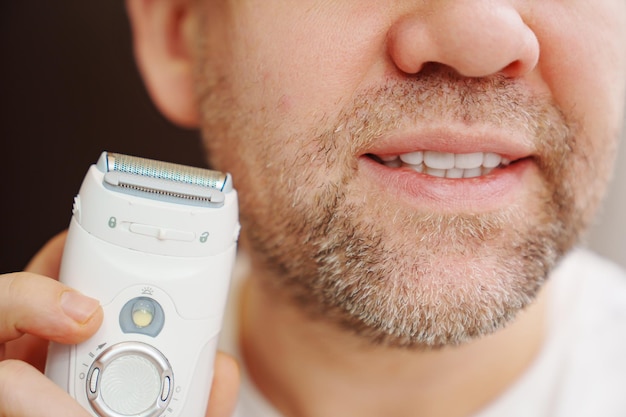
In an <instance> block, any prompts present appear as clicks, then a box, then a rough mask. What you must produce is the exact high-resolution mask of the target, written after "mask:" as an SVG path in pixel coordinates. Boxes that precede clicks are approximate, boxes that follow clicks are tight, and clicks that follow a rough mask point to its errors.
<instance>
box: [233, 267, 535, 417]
mask: <svg viewBox="0 0 626 417" xmlns="http://www.w3.org/2000/svg"><path fill="white" fill-rule="evenodd" d="M258 282H259V281H258V280H256V279H249V280H248V281H247V284H246V287H245V290H244V292H243V294H242V297H243V300H242V306H244V307H243V311H242V316H241V317H242V326H241V350H242V354H243V359H244V361H245V364H246V367H247V369H248V372H249V375H250V377H251V379H252V381H253V382H254V383H255V385H256V386H257V387H258V389H259V390H260V391H261V393H263V395H264V396H265V397H266V398H267V399H268V400H269V401H270V402H271V403H272V404H273V405H274V406H275V407H276V408H277V409H278V410H279V411H281V412H282V413H283V415H285V416H286V417H336V416H337V417H338V416H346V415H358V416H360V417H368V416H381V415H384V416H389V417H409V416H410V417H420V416H429V417H461V416H467V415H471V414H472V413H474V412H476V411H478V410H480V409H481V408H482V407H484V406H485V405H487V404H488V403H489V402H490V401H492V400H493V399H495V398H496V397H497V396H498V395H500V394H501V393H502V392H503V391H504V390H505V389H506V388H507V387H508V386H510V385H511V384H512V382H514V381H515V380H516V379H517V378H518V377H519V376H520V374H521V373H522V372H523V371H524V370H525V369H526V368H527V367H528V366H529V364H530V363H531V361H532V360H533V358H534V357H535V356H536V354H537V352H538V351H539V349H540V347H541V344H542V341H543V336H544V324H545V320H546V319H545V310H546V308H545V307H546V306H545V304H546V300H545V298H546V294H545V293H546V290H545V289H544V291H543V293H542V294H541V295H540V297H539V299H538V300H537V302H536V303H534V304H533V305H532V306H530V307H529V308H528V309H526V310H525V311H523V312H521V313H520V314H519V315H518V317H517V319H516V320H515V321H514V322H513V323H511V324H510V325H509V326H508V327H507V328H506V329H504V330H501V331H499V332H497V333H495V334H493V335H490V336H487V337H484V338H481V339H479V340H476V341H474V342H471V343H468V344H465V345H462V346H457V347H447V348H443V349H438V350H405V349H393V348H386V347H380V346H371V345H366V344H364V342H363V341H362V340H360V339H358V338H357V337H355V336H353V335H351V334H348V333H346V332H344V331H342V330H341V329H339V328H337V327H335V326H334V325H332V324H328V323H324V322H320V321H313V320H311V319H309V318H308V317H306V316H304V315H302V314H301V313H300V311H299V310H298V309H297V307H295V306H293V305H292V304H290V303H289V302H287V301H284V300H280V299H276V297H275V296H273V295H270V294H267V293H266V292H265V291H264V287H263V286H262V285H259V284H258Z"/></svg>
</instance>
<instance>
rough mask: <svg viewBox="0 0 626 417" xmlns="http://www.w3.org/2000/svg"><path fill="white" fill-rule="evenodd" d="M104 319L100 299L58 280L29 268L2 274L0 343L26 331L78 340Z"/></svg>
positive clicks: (85, 336) (58, 338) (63, 340)
mask: <svg viewBox="0 0 626 417" xmlns="http://www.w3.org/2000/svg"><path fill="white" fill-rule="evenodd" d="M101 322H102V308H101V307H100V303H99V302H98V301H97V300H94V299H93V298H89V297H86V296H84V295H82V294H80V293H79V292H77V291H75V290H72V289H71V288H69V287H67V286H65V285H63V284H60V283H59V282H57V281H54V280H52V279H49V278H46V277H42V276H39V275H35V274H32V273H28V272H17V273H13V274H6V275H2V276H0V343H3V342H6V341H9V340H14V339H16V338H18V337H20V336H21V335H22V334H24V333H28V334H32V335H35V336H39V337H41V338H44V339H49V340H54V341H56V342H60V343H78V342H79V341H82V340H84V339H86V338H87V337H89V336H90V335H92V334H93V333H95V331H96V330H97V329H98V327H99V326H100V323H101Z"/></svg>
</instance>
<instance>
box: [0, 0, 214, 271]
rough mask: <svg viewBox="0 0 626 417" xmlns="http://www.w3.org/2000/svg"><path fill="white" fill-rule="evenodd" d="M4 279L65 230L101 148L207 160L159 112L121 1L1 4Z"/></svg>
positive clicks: (0, 252)
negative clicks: (140, 66)
mask: <svg viewBox="0 0 626 417" xmlns="http://www.w3.org/2000/svg"><path fill="white" fill-rule="evenodd" d="M0 138H1V140H2V145H1V146H2V148H1V149H2V154H1V160H0V164H1V165H0V173H1V174H0V196H1V197H0V198H1V207H2V209H1V217H0V218H1V220H2V222H1V225H2V233H1V236H2V237H1V239H2V241H1V244H0V273H2V272H9V271H15V270H19V269H22V268H23V266H24V265H25V263H26V262H27V261H28V259H29V258H30V257H31V255H32V254H33V253H35V251H36V250H37V249H38V248H39V247H41V245H42V244H43V243H44V242H45V241H46V240H47V239H48V238H49V237H51V236H53V235H54V234H56V233H57V232H59V231H61V230H62V229H64V228H66V227H67V225H68V222H69V219H70V215H71V205H72V199H73V196H74V194H75V193H76V192H77V191H78V187H79V185H80V182H81V180H82V178H83V175H84V174H85V172H86V170H87V168H88V166H89V164H91V163H93V162H95V160H96V159H97V158H98V156H99V154H100V152H101V151H102V150H111V151H116V152H122V153H128V154H133V155H140V156H145V157H149V158H157V159H164V160H169V161H172V162H179V163H186V164H193V165H201V164H203V159H202V154H201V147H200V144H199V140H198V139H197V138H198V135H197V133H196V132H193V131H185V130H181V129H177V128H175V127H174V126H172V125H170V124H169V123H168V122H167V121H166V120H164V119H163V118H162V117H161V116H160V115H159V114H158V113H157V112H156V110H155V109H154V107H153V106H152V104H151V102H150V100H149V98H148V96H147V94H146V92H145V90H144V87H143V85H142V83H141V81H140V78H139V75H138V72H137V69H136V67H135V64H134V61H133V57H132V49H131V41H130V30H129V26H128V21H127V19H126V15H125V11H124V2H123V1H122V0H104V1H85V0H72V1H70V0H58V1H48V0H39V1H35V0H9V1H7V0H3V1H1V2H0Z"/></svg>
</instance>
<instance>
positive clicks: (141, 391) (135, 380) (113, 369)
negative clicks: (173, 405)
mask: <svg viewBox="0 0 626 417" xmlns="http://www.w3.org/2000/svg"><path fill="white" fill-rule="evenodd" d="M173 378H174V375H173V373H172V370H171V368H170V365H169V363H168V361H167V359H165V357H164V356H163V355H162V354H161V352H159V351H158V350H156V349H155V348H153V347H152V346H150V345H147V344H144V343H139V342H124V343H119V344H117V345H114V346H111V347H110V348H108V349H107V350H105V351H104V352H103V353H102V354H101V355H100V356H99V357H98V358H96V360H95V361H94V362H93V364H92V365H91V368H90V370H89V373H88V377H87V381H86V391H87V397H88V399H89V402H90V404H91V406H92V408H93V409H94V411H95V412H96V413H97V414H98V415H99V416H101V417H122V416H135V417H157V416H160V415H161V414H162V413H163V412H164V410H165V408H166V407H167V405H168V403H169V401H170V399H171V396H170V394H171V389H172V384H173Z"/></svg>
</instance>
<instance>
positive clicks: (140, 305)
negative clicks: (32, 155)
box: [46, 152, 239, 417]
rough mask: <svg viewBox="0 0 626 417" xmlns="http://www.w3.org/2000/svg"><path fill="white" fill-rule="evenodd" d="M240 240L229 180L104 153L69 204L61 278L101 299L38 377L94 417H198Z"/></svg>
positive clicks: (55, 349) (52, 354)
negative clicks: (75, 338)
mask: <svg viewBox="0 0 626 417" xmlns="http://www.w3.org/2000/svg"><path fill="white" fill-rule="evenodd" d="M238 234H239V222H238V209H237V193H236V191H235V190H234V189H233V184H232V178H231V176H230V175H229V174H224V173H221V172H218V171H211V170H207V169H201V168H192V167H186V166H183V165H177V164H171V163H165V162H158V161H153V160H149V159H145V158H137V157H132V156H126V155H121V154H115V153H107V152H104V153H103V154H102V155H101V156H100V159H99V160H98V162H97V163H96V164H94V165H92V166H91V167H90V169H89V170H88V172H87V175H86V177H85V179H84V181H83V183H82V186H81V188H80V191H79V194H78V195H77V196H76V198H75V200H74V207H73V215H72V220H71V224H70V227H69V233H68V237H67V243H66V246H65V251H64V255H63V260H62V264H61V272H60V281H61V282H63V283H65V284H67V285H69V286H71V287H73V288H76V289H77V290H79V291H81V292H83V293H84V294H86V295H88V296H91V297H94V298H96V299H98V300H100V302H101V305H102V306H103V309H104V322H103V324H102V326H101V328H100V329H99V330H98V332H97V333H96V334H95V335H94V336H92V337H91V338H90V339H89V340H87V341H85V342H83V343H81V344H78V345H62V344H57V343H51V344H50V348H49V355H48V361H47V364H46V375H47V376H48V377H49V378H50V379H52V380H53V381H54V382H56V383H57V384H58V385H59V386H61V387H62V388H63V389H64V390H66V391H67V392H68V393H69V394H70V395H71V396H72V397H74V398H75V399H76V400H77V401H78V402H79V403H80V404H81V405H83V407H84V408H86V409H87V410H89V411H91V413H92V414H93V415H94V416H98V417H125V416H134V417H157V416H166V417H175V416H183V417H193V416H203V415H204V413H205V409H206V406H207V401H208V396H209V391H210V387H211V382H212V377H213V361H214V357H215V352H216V347H217V338H218V334H219V332H220V329H221V325H222V317H223V313H224V309H225V304H226V299H227V293H228V289H229V284H230V277H231V272H232V268H233V264H234V260H235V252H236V243H237V238H238Z"/></svg>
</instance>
